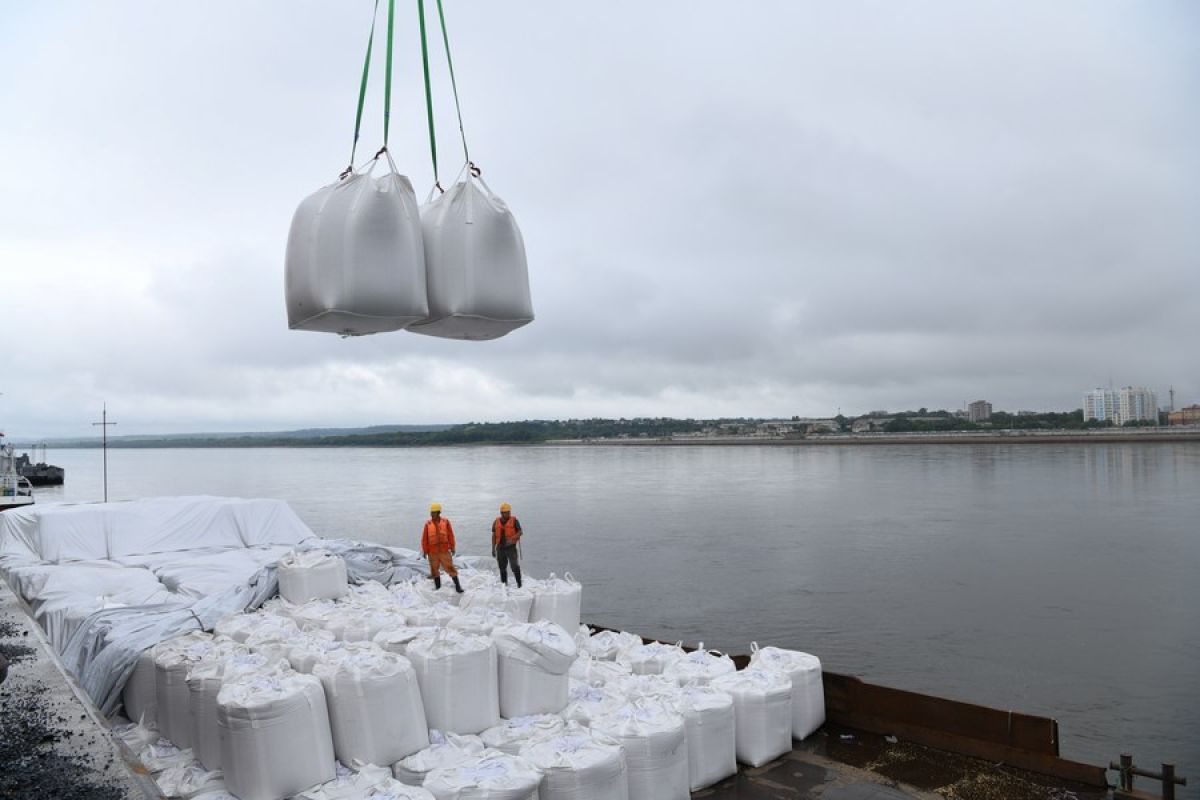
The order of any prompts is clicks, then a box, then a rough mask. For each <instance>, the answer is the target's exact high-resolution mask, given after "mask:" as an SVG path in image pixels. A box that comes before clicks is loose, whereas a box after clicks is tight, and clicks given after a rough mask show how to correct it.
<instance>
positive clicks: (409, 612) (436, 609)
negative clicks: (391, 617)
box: [404, 600, 459, 628]
mask: <svg viewBox="0 0 1200 800" xmlns="http://www.w3.org/2000/svg"><path fill="white" fill-rule="evenodd" d="M458 614H459V610H458V608H457V607H455V606H454V605H452V604H451V603H447V602H446V601H444V600H439V601H438V602H436V603H431V604H429V605H427V606H420V607H417V608H406V609H405V610H404V618H405V620H406V621H407V622H408V624H409V625H412V626H414V627H418V628H442V627H445V626H446V625H449V624H450V620H452V619H454V618H455V617H457V616H458Z"/></svg>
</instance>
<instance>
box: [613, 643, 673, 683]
mask: <svg viewBox="0 0 1200 800" xmlns="http://www.w3.org/2000/svg"><path fill="white" fill-rule="evenodd" d="M684 655H686V653H684V651H683V648H682V647H680V646H679V645H675V644H663V643H662V642H650V643H649V644H639V645H638V646H636V647H631V648H629V649H628V650H624V651H622V652H621V653H619V654H618V655H617V661H618V662H620V663H622V664H625V665H627V666H628V667H629V669H630V671H632V672H633V674H635V675H661V674H662V672H663V670H665V669H666V668H667V665H668V664H670V663H671V662H672V661H676V660H678V659H680V658H683V657H684Z"/></svg>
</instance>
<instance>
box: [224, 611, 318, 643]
mask: <svg viewBox="0 0 1200 800" xmlns="http://www.w3.org/2000/svg"><path fill="white" fill-rule="evenodd" d="M213 632H214V633H215V634H216V635H217V636H228V637H229V638H230V639H233V640H234V641H235V642H239V643H241V644H245V645H250V640H251V639H253V640H254V644H255V645H261V644H264V643H266V642H271V641H276V642H286V641H288V640H289V639H292V638H293V637H295V636H296V635H297V634H299V633H300V628H299V627H298V626H297V625H296V623H295V622H293V621H292V620H291V619H289V618H287V617H282V616H277V615H275V614H265V613H262V612H258V613H256V614H231V615H229V616H228V617H225V618H224V619H222V620H220V621H219V622H217V625H216V627H215V628H213Z"/></svg>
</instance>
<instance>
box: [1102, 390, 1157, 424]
mask: <svg viewBox="0 0 1200 800" xmlns="http://www.w3.org/2000/svg"><path fill="white" fill-rule="evenodd" d="M1092 419H1095V420H1099V421H1101V422H1103V421H1105V420H1111V421H1112V424H1113V425H1124V424H1125V423H1126V422H1130V421H1133V420H1152V421H1154V422H1157V421H1158V396H1157V395H1155V394H1154V392H1152V391H1150V390H1149V389H1147V388H1145V387H1142V386H1137V387H1134V386H1126V387H1125V388H1123V389H1119V390H1116V391H1114V390H1112V389H1093V390H1092V391H1090V392H1088V393H1087V394H1085V395H1084V396H1083V420H1084V422H1087V421H1088V420H1092Z"/></svg>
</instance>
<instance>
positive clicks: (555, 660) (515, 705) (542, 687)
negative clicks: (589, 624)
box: [492, 620, 577, 719]
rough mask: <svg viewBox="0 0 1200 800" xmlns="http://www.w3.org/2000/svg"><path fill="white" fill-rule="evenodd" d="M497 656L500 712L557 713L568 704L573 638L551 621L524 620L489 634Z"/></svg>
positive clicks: (510, 716)
mask: <svg viewBox="0 0 1200 800" xmlns="http://www.w3.org/2000/svg"><path fill="white" fill-rule="evenodd" d="M492 641H494V642H495V643H496V653H497V656H498V660H499V679H500V714H501V716H503V717H505V718H507V719H513V718H514V717H523V716H526V715H529V714H557V713H558V712H560V711H562V710H563V708H564V707H565V706H566V705H567V691H568V689H569V688H570V687H569V682H570V677H569V676H568V674H567V672H568V671H569V670H570V669H571V663H572V662H573V661H574V660H575V656H576V652H577V651H576V649H575V640H574V639H572V638H571V636H570V635H569V634H568V633H567V632H566V631H565V630H563V629H562V628H560V627H559V626H558V625H555V624H554V623H553V622H546V621H545V620H542V621H540V622H527V623H517V624H515V625H508V626H506V627H503V628H497V629H496V630H495V632H494V633H493V634H492Z"/></svg>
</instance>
